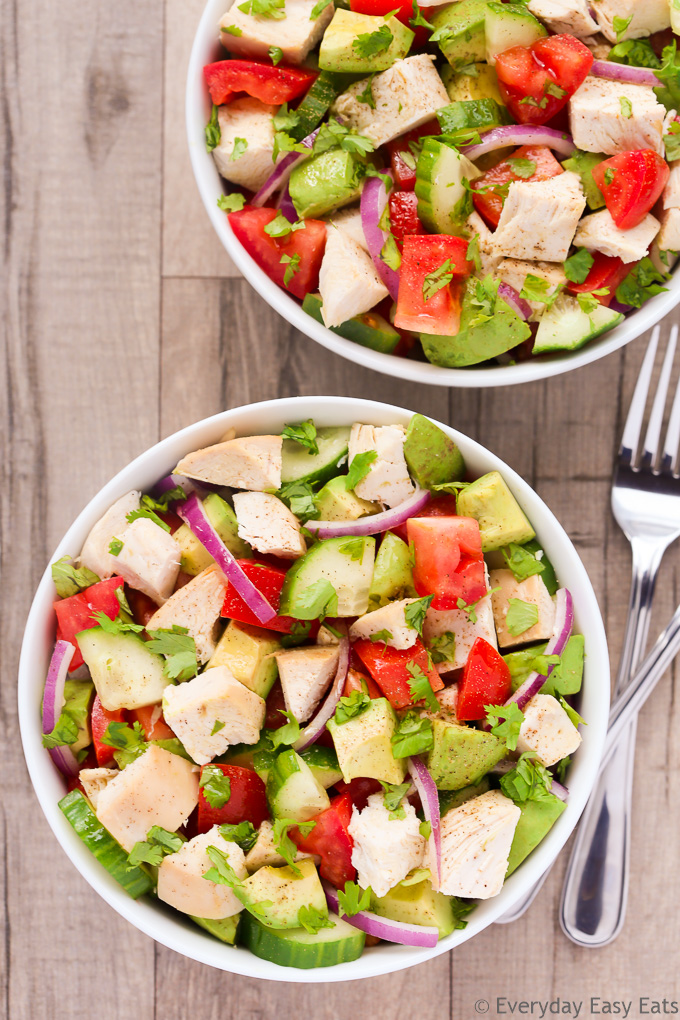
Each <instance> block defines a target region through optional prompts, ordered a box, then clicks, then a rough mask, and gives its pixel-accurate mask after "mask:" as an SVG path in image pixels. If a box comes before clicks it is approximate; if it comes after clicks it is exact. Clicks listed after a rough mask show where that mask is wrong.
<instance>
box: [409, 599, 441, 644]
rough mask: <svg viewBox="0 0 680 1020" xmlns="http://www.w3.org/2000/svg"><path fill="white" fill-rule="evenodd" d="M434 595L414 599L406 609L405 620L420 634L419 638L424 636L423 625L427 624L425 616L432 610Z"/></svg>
mask: <svg viewBox="0 0 680 1020" xmlns="http://www.w3.org/2000/svg"><path fill="white" fill-rule="evenodd" d="M433 598H434V595H425V596H424V597H423V598H421V599H414V600H413V602H409V604H408V605H407V606H405V607H404V619H405V620H406V623H407V625H408V626H409V627H411V629H412V630H415V631H417V632H418V635H419V637H422V636H423V624H424V623H425V614H426V613H427V611H428V609H429V608H430V603H431V602H432V599H433Z"/></svg>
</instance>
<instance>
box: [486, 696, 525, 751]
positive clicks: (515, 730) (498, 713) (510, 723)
mask: <svg viewBox="0 0 680 1020" xmlns="http://www.w3.org/2000/svg"><path fill="white" fill-rule="evenodd" d="M484 711H485V712H486V721H487V723H488V725H489V726H490V728H491V732H492V733H493V735H494V736H495V737H499V738H500V739H501V740H504V741H505V746H506V747H507V749H508V751H514V750H515V748H516V747H517V740H518V738H519V731H520V728H521V726H522V723H523V722H524V712H522V710H521V709H520V707H519V705H517V703H516V702H514V701H511V702H510V704H509V705H485V706H484Z"/></svg>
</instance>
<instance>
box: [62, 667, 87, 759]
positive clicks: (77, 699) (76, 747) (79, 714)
mask: <svg viewBox="0 0 680 1020" xmlns="http://www.w3.org/2000/svg"><path fill="white" fill-rule="evenodd" d="M93 698H94V684H93V683H92V681H91V680H66V681H65V683H64V704H63V707H62V709H61V711H62V712H63V711H64V710H66V711H67V712H68V715H69V717H70V718H71V720H72V721H73V722H75V723H76V725H77V727H78V736H77V737H76V739H75V740H74V742H73V743H72V744H69V747H70V748H71V750H72V751H73V753H74V754H78V751H82V750H84V748H86V747H89V745H90V744H91V743H92V735H91V733H90V721H89V720H90V705H91V704H92V699H93Z"/></svg>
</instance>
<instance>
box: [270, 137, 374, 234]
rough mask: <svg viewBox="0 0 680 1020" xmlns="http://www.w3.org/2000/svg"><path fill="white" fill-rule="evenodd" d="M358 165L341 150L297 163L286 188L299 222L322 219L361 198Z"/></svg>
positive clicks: (360, 178) (361, 178) (333, 150)
mask: <svg viewBox="0 0 680 1020" xmlns="http://www.w3.org/2000/svg"><path fill="white" fill-rule="evenodd" d="M362 181H363V167H362V164H361V163H360V162H359V161H358V160H356V159H355V158H354V157H353V156H352V154H351V153H350V152H345V150H344V149H328V150H327V151H326V152H321V153H319V155H318V156H312V157H310V159H305V160H304V161H303V162H302V163H299V164H298V165H297V166H296V167H295V169H294V170H293V172H292V173H291V175H290V180H289V182H288V188H289V191H290V197H291V198H292V200H293V205H294V206H295V211H296V213H297V214H298V216H299V217H300V218H301V219H308V218H309V217H315V216H322V215H323V214H324V213H327V212H330V211H331V209H339V208H340V206H343V205H347V204H348V203H349V202H353V201H354V199H355V198H358V197H359V195H360V194H361V185H362Z"/></svg>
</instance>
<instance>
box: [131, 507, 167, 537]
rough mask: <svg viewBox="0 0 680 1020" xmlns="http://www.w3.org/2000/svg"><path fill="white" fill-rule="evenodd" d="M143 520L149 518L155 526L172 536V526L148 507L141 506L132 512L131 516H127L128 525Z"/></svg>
mask: <svg viewBox="0 0 680 1020" xmlns="http://www.w3.org/2000/svg"><path fill="white" fill-rule="evenodd" d="M142 518H147V519H148V520H150V521H153V523H154V524H156V525H158V527H159V528H162V529H163V531H167V532H168V534H170V525H169V524H166V523H165V521H162V520H161V519H160V517H159V516H158V514H157V513H156V511H155V510H151V509H150V507H148V506H140V507H139V508H138V509H137V510H131V511H130V513H129V514H126V517H125V520H126V521H127V522H128V524H132V522H133V521H138V520H140V519H142Z"/></svg>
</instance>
